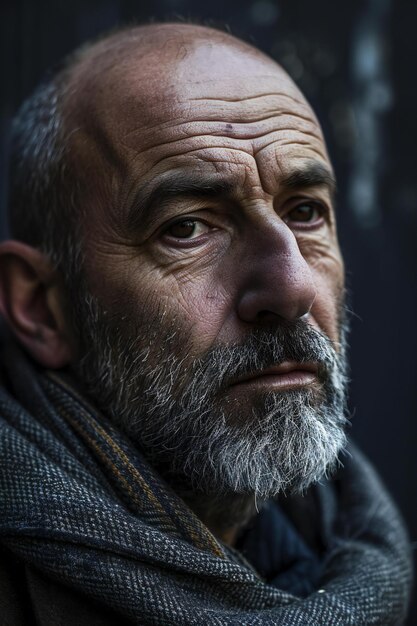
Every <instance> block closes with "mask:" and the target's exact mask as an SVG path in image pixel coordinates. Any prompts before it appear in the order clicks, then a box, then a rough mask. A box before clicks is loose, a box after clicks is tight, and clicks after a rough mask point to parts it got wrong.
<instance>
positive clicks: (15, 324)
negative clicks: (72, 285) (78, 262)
mask: <svg viewBox="0 0 417 626" xmlns="http://www.w3.org/2000/svg"><path fill="white" fill-rule="evenodd" d="M0 312H1V313H2V315H3V317H4V318H5V320H6V322H7V324H8V326H9V327H10V329H11V330H12V331H13V333H14V335H15V336H16V337H17V339H18V340H19V342H20V343H21V344H22V345H23V347H24V348H25V349H26V350H27V351H28V352H29V353H30V354H31V356H32V357H33V358H34V359H35V360H36V361H37V362H38V363H40V364H41V365H43V366H44V367H47V368H52V369H58V368H61V367H64V366H65V365H68V363H70V361H71V358H72V346H71V341H70V333H69V329H68V328H67V326H66V323H65V316H64V312H63V297H62V286H61V285H60V281H59V278H58V275H57V272H56V271H55V270H54V268H53V267H52V265H51V263H50V262H49V260H48V258H47V257H46V256H45V255H44V254H42V253H41V252H40V251H39V250H36V249H35V248H32V247H31V246H28V245H26V244H24V243H22V242H19V241H6V242H3V243H1V244H0Z"/></svg>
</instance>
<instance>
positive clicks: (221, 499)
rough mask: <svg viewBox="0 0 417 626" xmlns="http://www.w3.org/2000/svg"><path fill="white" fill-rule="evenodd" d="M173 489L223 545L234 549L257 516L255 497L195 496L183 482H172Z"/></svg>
mask: <svg viewBox="0 0 417 626" xmlns="http://www.w3.org/2000/svg"><path fill="white" fill-rule="evenodd" d="M169 482H170V484H171V486H172V488H173V489H174V490H175V491H176V493H177V494H178V495H179V496H180V498H182V499H183V500H184V502H185V503H186V504H187V505H188V506H189V507H190V509H191V510H192V511H193V512H194V513H195V514H196V515H197V517H198V518H199V519H200V520H201V521H202V522H203V524H205V525H206V526H207V528H208V529H209V530H210V531H211V532H212V533H213V535H214V536H215V537H216V538H217V539H218V540H219V541H221V542H222V543H224V544H226V545H229V546H233V545H234V544H235V542H236V539H237V537H238V534H239V532H240V531H241V530H242V529H243V528H244V527H245V526H246V525H247V524H248V523H249V521H250V520H251V519H252V517H253V516H254V515H255V514H256V513H257V503H256V499H255V496H254V495H244V494H236V493H226V494H221V495H219V494H207V493H202V492H196V491H195V490H192V489H191V488H190V487H189V486H188V485H185V484H184V482H183V481H180V480H178V477H176V478H175V480H169Z"/></svg>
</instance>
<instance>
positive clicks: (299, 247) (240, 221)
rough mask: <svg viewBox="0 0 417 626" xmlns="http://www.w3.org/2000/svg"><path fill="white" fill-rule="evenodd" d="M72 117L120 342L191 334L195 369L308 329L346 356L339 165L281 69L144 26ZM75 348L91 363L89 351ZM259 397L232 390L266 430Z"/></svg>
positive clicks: (97, 287)
mask: <svg viewBox="0 0 417 626" xmlns="http://www.w3.org/2000/svg"><path fill="white" fill-rule="evenodd" d="M66 115H67V117H68V121H69V123H70V126H72V128H73V129H74V130H73V131H72V133H71V137H70V143H69V146H70V150H71V155H72V158H73V160H74V164H75V165H76V167H77V169H78V172H79V173H80V180H81V189H82V194H83V196H82V197H83V205H82V207H81V209H82V215H83V224H82V232H83V234H84V235H83V236H84V241H83V246H84V251H85V267H84V279H85V280H86V283H87V285H86V286H87V289H88V291H89V292H90V293H91V294H92V295H93V296H94V297H95V298H97V300H98V301H99V302H100V303H101V307H102V308H103V310H104V311H105V312H106V315H107V314H108V315H110V316H111V318H112V327H113V328H115V330H116V331H117V324H118V323H119V321H120V324H121V325H123V324H125V325H126V324H130V326H132V322H133V321H134V325H136V327H141V326H142V328H146V325H149V327H150V328H153V329H155V328H158V327H159V328H160V329H161V335H160V336H163V334H164V332H166V331H167V329H169V328H174V329H177V331H178V334H179V336H180V337H181V338H184V337H185V338H186V339H185V340H182V341H181V351H180V353H178V354H177V355H176V356H177V357H178V358H180V359H181V358H185V363H184V367H186V366H187V363H188V364H189V363H191V360H192V358H193V357H196V358H200V357H201V356H203V355H204V354H206V353H207V352H208V351H209V350H210V349H212V348H215V347H216V346H222V345H230V344H237V343H239V342H243V341H244V340H245V338H247V336H248V335H249V334H250V333H251V332H252V331H254V330H255V329H257V328H259V327H261V326H265V327H266V326H267V327H268V328H269V329H273V327H274V325H275V324H276V325H280V324H282V322H283V320H285V321H295V320H297V319H299V318H303V320H304V321H306V322H308V323H309V324H311V325H312V326H314V327H316V328H317V329H318V330H320V331H321V332H322V333H323V334H324V335H326V336H327V337H328V338H329V339H330V340H331V341H332V342H333V343H334V344H335V346H336V349H338V341H339V338H340V337H339V330H340V328H339V325H340V312H341V303H342V299H343V280H344V278H343V263H342V259H341V255H340V251H339V247H338V243H337V236H336V227H335V219H334V212H333V206H332V196H333V192H334V178H333V173H332V167H331V164H330V162H329V157H328V155H327V151H326V147H325V143H324V140H323V137H322V133H321V129H320V126H319V124H318V122H317V119H316V118H315V116H314V113H313V112H312V110H311V108H310V107H309V105H308V104H307V102H306V101H305V99H304V97H303V95H302V94H301V93H300V91H299V90H298V89H297V88H296V86H295V85H294V84H293V82H292V81H291V80H290V78H289V77H288V76H287V75H286V74H285V72H284V71H283V70H282V69H281V68H280V67H279V66H278V65H277V64H276V63H275V62H273V61H272V60H270V59H269V58H267V57H265V56H264V55H263V54H261V53H260V52H259V51H257V50H255V49H253V48H251V47H249V46H247V45H246V44H243V43H242V42H239V41H237V40H235V39H233V38H231V37H230V36H228V35H225V34H222V33H217V32H215V31H212V30H207V29H204V28H196V27H191V26H185V25H182V26H173V25H165V26H154V27H150V28H149V27H148V28H146V27H145V28H143V29H137V30H136V31H135V32H134V34H131V35H130V36H128V37H125V38H123V37H120V36H116V37H115V38H114V39H110V40H109V39H107V40H104V41H103V42H102V43H99V44H97V45H96V46H95V47H93V48H92V49H90V50H89V52H88V54H87V55H86V56H85V58H84V59H82V60H81V61H80V62H79V63H78V65H77V66H76V67H75V68H74V70H73V73H72V79H71V85H70V89H69V96H68V98H67V101H66ZM115 321H116V325H115ZM161 340H162V339H161ZM152 341H153V340H152ZM152 341H151V340H150V341H149V343H152ZM156 343H157V340H156ZM73 348H74V350H73V355H75V356H74V357H73V358H74V360H75V361H76V360H77V358H78V356H79V354H80V353H81V354H82V353H83V350H85V348H86V347H85V346H84V347H80V346H78V348H79V352H78V353H77V346H73ZM143 348H144V346H143V345H138V350H139V349H143ZM177 348H178V346H177ZM149 354H150V357H149V358H152V356H153V357H154V358H158V357H157V355H158V354H160V352H158V350H157V349H154V346H152V345H149ZM132 358H134V355H132ZM184 371H186V370H184ZM267 385H268V382H267V381H266V380H263V381H262V392H263V393H264V392H265V391H266V386H267ZM238 387H239V386H238ZM258 392H259V389H257V388H256V385H255V386H249V387H248V388H246V389H245V393H244V394H243V395H242V389H238V391H237V392H236V394H235V397H234V398H233V394H234V393H235V391H234V388H233V389H232V388H230V389H229V400H232V401H233V402H234V406H236V403H240V404H241V405H242V411H244V410H246V413H247V417H250V414H251V411H252V407H253V406H254V405H255V403H256V399H257V398H256V394H257V393H258ZM229 502H230V501H229ZM216 506H217V508H218V510H219V511H220V513H219V519H220V518H223V519H222V521H223V527H222V531H221V533H220V532H217V531H218V530H219V528H218V527H217V525H216V520H214V521H213V519H212V511H211V508H212V507H211V505H210V502H204V503H203V505H201V502H199V503H195V510H197V509H198V514H199V515H200V517H202V519H203V520H205V521H206V523H207V524H208V525H209V527H210V528H211V529H212V531H213V532H214V533H215V534H216V533H217V534H218V535H220V534H221V535H222V538H223V540H224V541H227V542H230V543H232V542H233V540H234V536H235V532H236V528H234V527H230V528H227V529H225V528H224V514H225V511H224V510H222V506H221V505H220V507H219V506H218V503H216ZM229 506H230V504H227V503H226V509H227V507H229ZM237 506H238V507H241V510H242V511H244V510H247V509H248V502H247V500H245V499H239V502H238V505H237ZM249 508H250V507H249ZM235 517H236V516H235ZM237 517H238V516H237ZM209 519H210V522H209Z"/></svg>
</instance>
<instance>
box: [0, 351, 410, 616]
mask: <svg viewBox="0 0 417 626" xmlns="http://www.w3.org/2000/svg"><path fill="white" fill-rule="evenodd" d="M6 360H7V368H6V366H4V368H3V375H2V377H0V382H1V378H2V384H1V386H0V542H1V543H2V544H3V545H4V546H6V547H7V549H8V550H10V551H12V552H13V553H14V554H15V555H16V558H19V559H21V560H23V561H24V562H25V563H28V564H30V566H31V567H34V568H36V569H37V570H39V571H40V572H42V573H43V575H46V576H47V577H50V578H51V579H53V580H55V581H58V582H59V583H60V584H62V585H63V586H64V587H65V586H66V587H69V588H72V589H75V590H77V591H79V592H81V593H82V594H84V595H85V596H88V597H90V598H91V599H92V600H94V601H95V602H96V603H99V604H101V605H103V606H105V607H109V610H110V609H112V610H113V611H115V612H116V613H117V614H118V615H120V618H121V619H122V618H123V620H124V623H125V622H126V621H127V622H129V623H132V624H154V625H157V626H164V625H166V626H174V625H178V626H188V625H190V626H191V625H199V626H201V625H203V624H204V625H205V626H211V625H213V626H214V625H216V626H226V625H230V626H231V625H233V626H245V625H251V626H258V625H259V626H261V625H262V626H266V625H272V624H280V625H283V626H313V625H314V626H318V625H320V626H323V625H328V624H331V625H332V626H339V625H340V626H342V625H343V626H348V625H352V626H362V625H363V626H365V625H367V626H369V625H371V624H374V625H377V624H380V625H382V624H384V625H386V626H388V625H390V624H392V625H399V624H402V623H403V620H404V616H405V612H406V607H407V602H408V596H409V589H410V578H411V571H410V570H411V565H410V554H409V544H408V541H407V537H406V533H405V531H404V528H403V525H402V522H401V520H400V517H399V515H398V513H397V511H396V509H395V507H394V505H393V504H392V502H391V500H390V498H389V496H388V495H387V493H386V491H385V489H384V488H383V486H382V485H381V483H380V480H379V478H378V477H377V475H376V474H375V472H374V470H373V469H372V467H371V466H370V465H369V463H368V462H367V461H366V460H365V459H364V458H363V456H362V455H361V454H360V453H359V452H358V451H357V450H356V449H354V448H352V450H351V455H346V458H345V459H344V467H343V469H342V470H341V471H340V472H339V475H338V476H337V478H335V479H334V480H333V481H331V482H325V483H323V484H322V485H319V486H315V487H314V488H313V490H315V492H316V493H317V494H318V495H319V501H320V502H321V503H322V510H321V511H320V519H321V526H322V535H323V537H324V540H325V545H324V553H323V555H322V559H323V563H322V576H321V580H320V581H319V585H318V588H317V590H316V591H313V592H312V593H310V594H309V595H308V596H307V597H304V598H302V597H300V596H297V595H296V594H294V593H290V592H289V591H286V590H284V589H280V588H277V587H276V586H274V585H273V584H271V583H270V582H269V583H268V582H266V581H265V580H264V579H262V578H261V576H260V575H259V574H258V573H257V572H255V571H254V569H253V568H251V567H250V565H249V564H248V563H247V562H246V561H245V559H243V558H237V557H236V553H235V552H234V551H233V550H229V549H228V548H227V547H225V546H224V545H222V544H221V543H220V542H219V541H217V540H216V538H215V537H214V536H213V535H212V534H211V533H210V531H209V530H208V529H207V528H206V527H205V526H204V525H203V524H202V523H201V522H200V520H199V519H198V518H197V517H196V516H195V515H194V514H193V513H192V512H191V511H190V509H189V508H188V507H187V506H186V505H185V503H184V502H183V501H182V500H181V499H180V498H179V497H178V496H176V494H175V493H174V492H173V491H172V490H171V489H170V488H169V487H168V485H167V484H165V483H164V481H163V480H162V479H161V478H160V477H159V476H158V475H157V473H156V472H155V471H154V470H153V469H152V468H151V467H150V466H149V464H148V463H147V462H146V460H145V459H144V458H143V457H142V455H141V454H140V453H139V451H138V450H137V449H136V448H135V447H134V446H133V445H132V443H131V442H130V441H129V439H128V438H127V437H126V436H124V435H123V434H122V433H121V432H119V431H118V430H116V429H115V428H114V427H113V426H112V424H111V423H110V422H109V421H108V420H107V419H106V417H105V416H103V415H100V414H99V413H98V412H97V411H96V410H95V409H94V408H93V407H92V406H90V405H89V403H88V402H87V401H85V400H84V399H83V398H82V397H81V396H80V395H79V394H78V393H77V392H76V391H74V390H73V389H72V387H71V386H70V385H69V384H68V382H66V381H64V380H63V379H62V378H61V377H59V376H57V375H56V374H52V373H45V372H42V371H39V370H38V369H37V368H35V367H34V365H33V364H32V363H31V362H30V361H29V360H28V359H27V358H26V357H24V356H23V355H22V354H21V353H20V352H19V351H14V352H13V353H8V355H7V356H4V355H3V363H6Z"/></svg>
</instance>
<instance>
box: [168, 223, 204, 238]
mask: <svg viewBox="0 0 417 626" xmlns="http://www.w3.org/2000/svg"><path fill="white" fill-rule="evenodd" d="M208 230H209V227H208V226H207V224H204V223H203V222H200V221H199V220H191V219H184V220H181V221H179V222H175V223H174V224H171V225H170V226H169V227H168V228H167V229H166V231H165V233H164V234H165V235H169V236H170V237H174V238H175V239H195V238H196V237H199V236H200V235H204V234H205V233H207V232H208Z"/></svg>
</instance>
